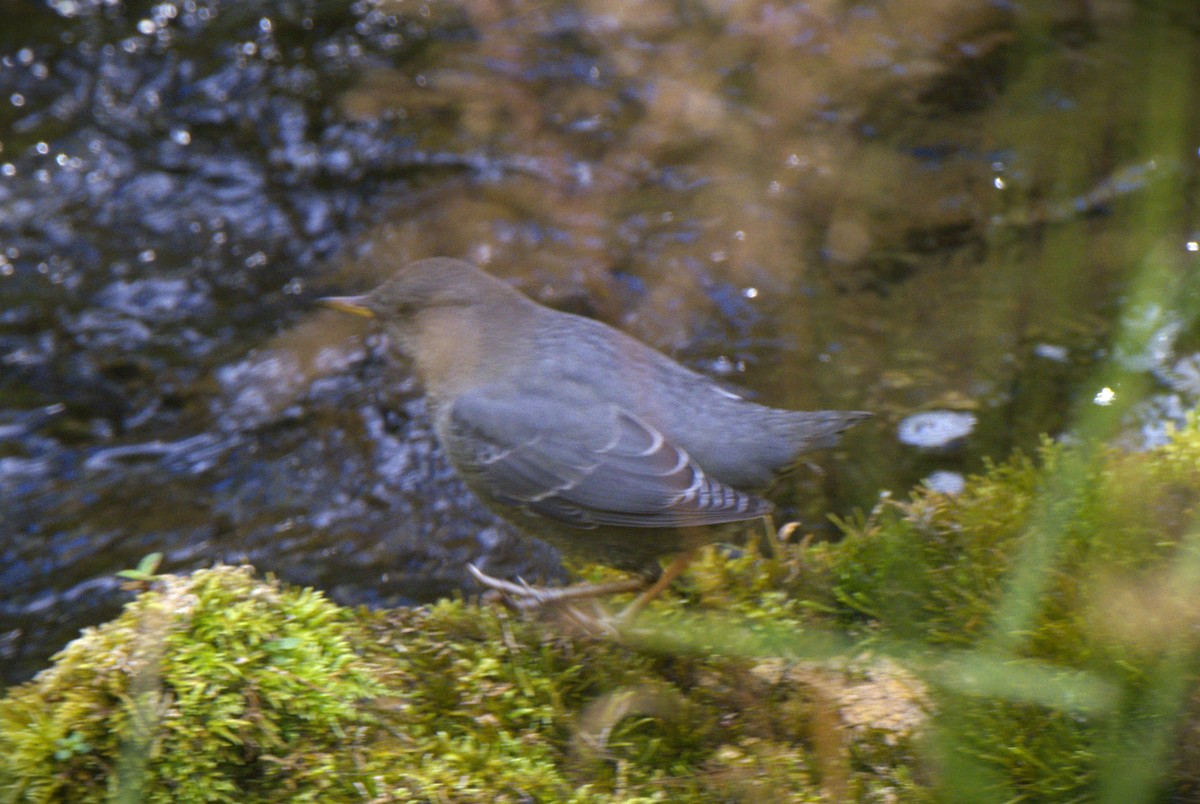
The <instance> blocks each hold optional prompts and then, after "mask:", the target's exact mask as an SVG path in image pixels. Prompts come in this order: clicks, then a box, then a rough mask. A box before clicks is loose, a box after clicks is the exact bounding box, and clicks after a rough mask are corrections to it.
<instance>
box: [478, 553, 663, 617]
mask: <svg viewBox="0 0 1200 804" xmlns="http://www.w3.org/2000/svg"><path fill="white" fill-rule="evenodd" d="M467 571H468V572H470V573H471V575H472V576H473V577H474V578H475V580H477V581H479V583H480V584H482V585H483V586H486V587H487V588H488V589H495V590H496V591H497V592H499V593H501V594H502V595H505V596H507V597H508V598H509V599H511V600H513V601H514V603H515V604H516V605H517V606H518V608H523V609H532V608H537V607H539V606H546V605H554V604H557V603H563V602H566V601H570V600H580V599H582V598H590V597H604V596H605V595H616V594H620V593H622V592H637V591H640V590H642V589H645V588H646V584H647V583H648V582H649V581H648V580H647V579H646V578H628V579H626V580H623V581H612V582H610V583H591V584H587V583H585V584H577V585H575V586H565V587H562V588H555V589H546V588H544V587H537V586H530V585H529V584H527V583H525V582H524V581H522V582H521V583H512V582H511V581H506V580H503V579H502V578H493V577H492V576H491V575H487V574H486V573H484V572H483V571H482V570H480V569H479V568H478V567H476V566H475V565H474V564H467Z"/></svg>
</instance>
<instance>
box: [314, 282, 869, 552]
mask: <svg viewBox="0 0 1200 804" xmlns="http://www.w3.org/2000/svg"><path fill="white" fill-rule="evenodd" d="M326 302H327V303H328V304H330V306H333V307H336V308H339V309H343V310H346V311H349V312H357V313H360V314H363V315H371V316H373V317H376V318H379V319H380V320H381V321H382V322H383V323H384V324H385V326H386V328H387V331H388V333H389V335H390V337H391V338H392V340H393V342H394V343H395V345H396V347H397V348H398V349H399V350H400V351H402V352H403V353H405V354H407V355H408V356H409V357H411V358H412V360H413V362H414V365H415V367H416V370H417V374H418V376H419V378H420V379H421V381H422V383H423V384H424V387H425V391H426V394H427V397H428V399H429V402H430V405H431V409H432V412H433V416H434V423H435V427H436V430H437V434H438V437H439V438H440V440H441V442H442V444H443V445H444V447H445V448H446V451H447V453H448V455H449V457H450V461H451V463H452V464H453V465H454V467H455V469H456V470H457V471H458V472H459V474H460V475H461V476H462V477H463V479H464V480H465V481H466V483H467V485H468V486H469V487H470V488H471V489H472V490H473V491H474V492H475V493H476V494H477V495H478V496H479V497H480V498H481V499H482V500H483V501H484V502H485V503H486V504H487V505H488V506H489V507H491V508H492V509H493V510H495V511H496V512H497V513H499V514H500V515H501V516H503V517H504V518H506V519H508V520H509V521H510V522H513V523H514V524H515V525H517V526H518V527H519V528H522V529H523V530H526V531H528V532H531V533H533V534H534V535H537V536H539V537H542V538H544V539H547V540H548V541H550V542H551V543H553V544H555V545H557V546H559V547H560V548H563V549H566V550H567V551H570V552H574V553H582V554H583V555H585V556H587V557H589V558H592V559H597V560H599V561H601V562H603V563H607V564H611V565H613V566H618V567H622V568H626V569H632V570H637V571H641V572H644V573H646V574H654V573H655V572H657V563H656V562H655V559H656V558H657V557H658V556H661V555H663V554H667V553H674V552H679V551H683V550H688V549H692V548H694V547H697V546H700V545H702V544H705V543H707V542H709V541H713V540H714V539H716V538H719V537H720V535H721V534H722V533H723V532H725V530H727V528H720V527H712V526H721V525H728V524H729V523H736V522H741V521H744V520H749V519H755V518H758V517H761V516H763V515H764V514H766V513H768V512H769V511H770V510H771V507H772V506H771V503H770V502H768V501H767V500H765V499H763V498H762V497H760V496H758V495H757V492H759V491H762V490H764V489H766V488H767V487H768V486H769V485H770V484H771V483H772V482H773V480H774V479H775V478H776V477H777V476H778V475H779V473H781V472H783V471H785V470H786V469H788V468H789V467H790V466H792V465H793V464H795V463H796V461H797V460H798V458H799V456H800V454H801V453H803V452H806V451H809V450H813V449H820V448H824V447H829V446H832V445H833V444H834V443H836V441H837V437H838V434H839V433H841V432H842V431H843V430H845V429H846V428H847V427H850V426H851V425H853V424H855V423H856V422H858V421H861V420H862V419H864V418H866V417H867V416H869V415H870V414H867V413H861V412H845V411H816V412H800V411H789V410H778V409H774V408H768V407H764V406H762V405H757V404H754V403H752V402H748V401H746V400H744V399H742V398H740V397H738V396H737V395H735V394H733V393H730V392H729V391H727V390H725V389H723V388H721V387H720V386H718V385H717V384H716V383H714V382H713V381H712V380H710V379H709V378H707V377H705V376H703V375H701V374H698V373H696V372H694V371H691V370H689V369H687V368H685V367H683V366H681V365H679V364H678V363H676V362H675V361H673V360H671V359H670V358H668V357H666V356H665V355H663V354H661V353H659V352H657V351H655V350H653V349H651V348H650V347H648V346H646V345H644V344H642V343H640V342H638V341H636V340H634V339H633V338H631V337H629V336H628V335H625V334H623V333H621V332H619V331H617V330H615V329H613V328H611V327H609V326H607V325H605V324H602V323H600V322H598V321H593V320H591V319H587V318H582V317H580V316H576V315H571V314H569V313H562V312H558V311H555V310H551V309H550V308H548V307H544V306H542V305H540V304H537V303H536V302H534V301H532V300H530V299H528V298H526V297H525V296H523V295H522V294H521V293H519V292H518V291H516V290H515V289H514V288H512V287H510V286H509V285H507V284H505V283H504V282H502V281H501V280H499V279H496V278H494V277H492V276H489V275H488V274H486V273H484V272H482V271H480V270H479V269H477V268H475V267H474V266H472V265H470V264H469V263H466V262H462V261H460V260H452V259H447V258H434V259H427V260H421V261H419V262H415V263H413V264H411V265H409V266H408V267H407V268H404V269H403V270H401V271H400V272H399V273H398V274H397V275H396V276H395V277H394V278H393V279H391V280H389V281H387V282H385V283H384V284H382V285H380V286H379V287H378V288H376V289H375V290H373V291H372V292H370V293H368V294H366V295H364V296H355V297H342V298H333V299H328V300H326Z"/></svg>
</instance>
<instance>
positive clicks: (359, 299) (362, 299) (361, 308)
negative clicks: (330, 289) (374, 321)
mask: <svg viewBox="0 0 1200 804" xmlns="http://www.w3.org/2000/svg"><path fill="white" fill-rule="evenodd" d="M317 301H318V302H320V303H321V304H323V305H325V306H326V307H332V308H333V309H334V310H339V311H341V312H343V313H351V314H353V315H361V316H362V317H363V318H374V317H375V311H373V310H372V309H371V308H370V307H367V297H366V296H326V297H324V298H322V299H317Z"/></svg>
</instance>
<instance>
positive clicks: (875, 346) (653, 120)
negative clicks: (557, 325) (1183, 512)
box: [0, 0, 1200, 681]
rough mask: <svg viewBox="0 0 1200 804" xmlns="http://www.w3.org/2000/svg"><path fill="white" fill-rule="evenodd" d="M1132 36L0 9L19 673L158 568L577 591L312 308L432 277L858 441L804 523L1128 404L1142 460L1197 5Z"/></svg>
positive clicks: (953, 22) (792, 513)
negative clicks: (517, 294) (675, 362)
mask: <svg viewBox="0 0 1200 804" xmlns="http://www.w3.org/2000/svg"><path fill="white" fill-rule="evenodd" d="M1151 6H1154V4H1139V3H1135V2H1131V1H1129V2H1126V1H1125V0H1105V1H1104V2H1094V3H1089V2H1080V3H1073V4H1063V3H1046V4H1039V3H1016V2H1004V1H1002V0H994V1H993V2H987V1H986V0H892V1H891V2H874V1H873V0H865V1H864V2H853V1H851V2H843V1H842V0H837V1H836V2H835V1H834V0H814V1H811V2H806V3H787V2H779V3H773V2H764V1H762V0H753V1H752V0H746V1H745V2H737V1H736V0H725V1H724V2H718V1H717V0H708V1H707V2H706V1H705V0H694V1H687V0H685V1H684V2H668V1H667V0H628V2H620V3H612V2H607V1H606V2H600V0H577V2H541V3H528V2H515V1H514V2H487V1H485V0H466V2H461V3H433V2H430V3H419V2H403V1H401V0H396V1H394V2H389V1H388V0H378V1H377V2H355V3H349V4H347V3H327V2H315V0H314V1H313V2H270V3H268V2H253V1H247V0H240V1H239V2H236V3H235V2H218V0H208V1H207V2H204V1H202V0H170V1H168V2H160V3H135V2H129V3H123V2H119V1H118V0H51V2H48V3H47V4H45V5H42V4H34V3H26V2H19V1H18V2H3V3H0V21H2V23H3V24H0V588H2V589H3V590H4V591H3V593H2V594H0V667H3V669H4V674H3V675H4V678H5V679H7V680H9V681H12V680H15V679H19V678H22V677H25V676H27V675H28V674H29V673H30V672H32V671H33V670H35V669H37V668H38V667H40V666H43V665H44V663H45V661H46V657H47V656H48V655H49V653H50V652H51V651H53V650H55V649H57V648H58V647H60V646H61V645H62V644H63V643H64V642H65V641H67V640H68V639H70V638H71V637H72V636H73V635H74V634H75V632H76V631H77V630H78V628H79V627H80V626H82V625H85V624H88V623H91V622H97V621H99V620H102V619H105V618H107V617H109V616H111V615H112V614H113V613H114V612H115V610H116V608H117V607H118V606H119V605H120V604H121V602H122V601H123V600H125V599H127V597H126V596H127V593H125V592H122V591H121V589H120V588H119V582H118V581H117V579H116V578H115V577H114V573H115V572H116V571H118V570H121V569H125V568H130V567H133V566H135V565H136V564H137V562H138V560H139V559H140V558H141V557H142V556H144V555H146V554H148V553H150V552H154V551H161V552H163V553H165V555H166V558H165V561H164V568H165V569H167V570H171V571H177V570H187V569H190V568H195V567H198V566H204V565H209V564H212V563H214V562H216V561H225V562H242V561H249V562H251V563H253V564H254V565H255V566H256V567H258V568H259V569H260V570H262V571H271V572H275V573H276V574H278V575H279V576H281V577H282V578H284V579H285V580H287V581H289V582H292V583H298V584H311V585H315V586H317V587H319V588H322V589H325V590H327V591H328V592H329V593H330V594H331V595H332V596H333V597H334V598H335V599H337V600H339V601H342V602H348V603H368V604H372V605H399V604H406V603H414V602H419V601H425V600H430V599H434V598H436V597H438V596H442V595H447V594H453V593H454V592H455V591H456V590H458V589H459V588H460V587H461V585H462V584H463V582H464V573H463V566H464V564H465V562H467V561H469V560H471V561H476V562H478V563H482V564H484V565H486V567H487V568H488V569H489V571H491V572H493V573H509V572H520V573H522V574H525V575H526V576H528V577H538V576H544V577H551V578H554V577H561V570H560V569H558V568H557V565H556V560H555V557H554V555H553V554H552V553H551V552H550V551H549V549H548V548H544V547H541V546H539V545H536V544H533V543H530V542H526V541H522V540H517V539H516V538H514V536H513V535H512V534H511V533H510V532H509V531H508V530H507V529H506V528H505V527H504V526H502V525H500V524H498V523H497V522H496V521H495V520H494V519H493V518H492V517H491V516H490V515H489V514H487V513H486V512H485V511H483V510H482V509H481V508H480V507H479V506H478V504H477V503H475V502H474V500H473V499H472V498H471V496H470V494H469V493H468V492H466V490H465V489H464V488H463V486H462V485H461V484H460V483H459V482H458V481H457V480H456V479H455V477H454V475H453V473H452V472H451V471H450V469H449V467H448V465H447V463H446V461H445V459H444V457H443V456H442V454H441V453H440V450H439V448H438V447H437V445H436V443H435V441H434V439H433V437H432V434H431V431H430V426H429V422H428V421H427V419H426V417H425V410H424V406H423V403H422V401H421V398H420V392H419V388H417V387H416V385H415V384H414V383H413V381H412V380H411V379H410V378H409V377H408V374H407V372H406V371H405V370H404V366H403V365H399V364H396V363H395V362H393V361H392V360H391V359H390V358H389V357H388V356H387V353H386V350H385V349H384V347H383V344H382V342H381V341H380V339H379V336H378V335H375V334H372V333H370V332H367V331H364V330H362V329H361V327H360V326H359V325H358V323H357V322H355V321H349V320H344V319H342V318H339V317H337V316H336V315H333V314H331V313H330V312H329V311H321V310H318V309H316V308H315V306H314V304H313V299H314V298H315V297H317V296H319V295H322V294H325V293H349V292H358V291H361V290H365V289H367V288H369V287H371V286H373V285H374V284H376V283H377V282H379V281H380V280H381V279H382V278H384V277H386V276H388V275H389V274H390V273H391V272H392V271H393V270H395V269H396V268H397V267H399V266H400V265H402V264H403V263H405V262H406V261H409V260H412V259H416V258H420V257H426V256H432V255H443V254H444V255H451V256H460V257H465V258H468V259H471V260H474V261H475V262H477V263H479V264H480V265H482V266H483V267H485V268H486V269H487V270H489V271H491V272H493V273H496V274H497V275H500V276H503V277H505V278H507V279H509V280H511V281H512V282H514V283H515V284H516V285H517V286H518V287H520V288H521V289H522V290H523V291H524V292H526V293H528V294H529V295H530V296H532V297H534V298H536V299H538V300H540V301H542V302H544V303H546V304H550V305H552V306H555V307H558V308H560V309H566V310H571V311H573V312H580V313H584V314H587V315H591V316H595V317H597V318H600V319H601V320H604V321H606V322H608V323H610V324H612V325H614V326H618V327H620V328H622V329H624V330H626V331H628V332H630V333H632V334H634V335H635V336H637V337H639V338H641V339H642V340H644V341H646V342H648V343H650V344H652V345H654V346H656V347H658V348H660V349H662V350H663V351H665V352H667V353H669V354H671V355H672V356H674V357H676V358H677V359H679V360H681V361H682V362H684V363H686V364H688V365H691V366H693V367H695V368H697V369H698V370H701V371H705V372H708V373H710V374H712V375H714V376H717V377H720V378H721V379H722V380H724V381H727V382H729V383H730V384H731V385H736V386H738V387H740V388H742V389H744V390H746V391H747V392H748V393H750V394H752V395H753V396H754V397H755V398H756V399H758V400H759V401H762V402H764V403H767V404H772V405H776V406H780V407H795V408H853V409H866V410H872V411H875V412H876V413H877V414H878V416H877V417H876V419H875V420H873V421H872V422H870V423H868V424H866V425H863V426H861V427H860V428H858V429H857V430H856V431H855V432H854V433H852V434H851V435H850V436H849V437H848V438H847V439H846V442H845V444H844V445H843V447H842V448H839V449H838V450H836V451H835V452H833V453H832V454H827V455H822V456H815V457H814V459H813V463H812V464H811V465H807V466H804V467H801V469H800V470H799V471H798V472H797V473H796V474H795V475H794V476H793V477H791V478H789V479H788V480H787V481H786V482H784V483H783V484H782V485H781V486H780V488H779V489H778V490H777V493H776V494H775V499H776V500H777V501H778V502H779V503H780V505H781V508H782V513H783V515H784V516H785V517H787V518H792V519H796V520H799V521H800V522H801V523H802V529H801V531H800V532H802V533H803V532H811V531H815V532H817V533H818V535H821V536H825V537H830V538H834V537H836V532H835V531H834V530H833V529H832V528H831V526H830V525H829V523H828V521H827V514H829V513H834V514H838V515H846V514H848V513H849V512H850V511H852V510H853V509H854V508H869V507H870V506H872V505H873V504H874V503H875V501H876V499H877V498H878V497H879V495H880V494H881V493H884V492H891V493H892V494H897V495H902V494H904V493H905V492H906V490H907V489H908V488H910V487H911V486H912V485H913V484H914V483H917V482H921V481H923V480H927V481H928V482H930V483H931V484H935V485H936V486H937V487H938V488H941V489H946V490H949V491H952V490H953V489H955V488H957V487H959V486H960V485H961V481H962V476H963V474H964V473H969V472H971V471H975V470H978V469H979V468H980V467H981V466H982V465H983V461H984V460H985V459H989V458H990V459H1003V458H1004V457H1005V456H1006V455H1008V454H1009V453H1010V452H1011V451H1012V450H1013V449H1026V450H1028V449H1029V448H1031V447H1032V446H1034V445H1035V444H1036V443H1037V440H1038V438H1039V437H1040V435H1041V434H1043V433H1046V434H1049V435H1051V436H1061V435H1063V434H1064V433H1066V434H1069V433H1070V428H1071V425H1072V422H1073V421H1074V420H1075V417H1077V416H1078V415H1079V412H1080V411H1081V410H1083V409H1086V408H1087V407H1088V406H1091V405H1096V404H1107V403H1110V402H1111V401H1112V400H1113V399H1114V398H1122V399H1127V397H1128V395H1129V394H1130V393H1132V392H1133V389H1134V388H1135V387H1136V388H1137V389H1139V390H1138V396H1137V399H1136V400H1135V402H1134V403H1133V404H1130V407H1129V413H1128V416H1127V428H1126V435H1125V441H1126V443H1128V444H1129V446H1131V447H1134V448H1136V447H1138V446H1142V445H1144V444H1147V443H1156V442H1157V441H1159V440H1161V439H1162V438H1163V437H1164V433H1165V431H1166V428H1167V426H1168V425H1169V424H1170V423H1173V422H1178V421H1180V420H1181V419H1182V417H1183V415H1184V413H1185V412H1186V411H1187V410H1189V409H1191V408H1192V407H1193V406H1194V405H1195V403H1196V401H1197V399H1198V398H1200V356H1198V354H1197V353H1196V351H1195V348H1196V341H1197V337H1196V335H1197V331H1196V326H1195V317H1194V315H1193V313H1192V312H1191V311H1192V310H1194V309H1196V303H1195V297H1196V293H1195V280H1194V279H1192V276H1193V275H1194V274H1196V272H1197V268H1200V265H1198V263H1197V260H1198V259H1200V253H1198V252H1200V245H1197V244H1198V242H1200V225H1198V224H1197V221H1196V215H1195V211H1194V209H1193V206H1194V204H1193V201H1192V199H1193V198H1194V197H1195V189H1196V188H1195V176H1196V170H1195V166H1196V160H1197V148H1198V147H1200V136H1198V135H1200V127H1198V121H1197V115H1196V112H1195V109H1196V108H1197V104H1196V100H1197V99H1196V97H1195V95H1196V94H1197V92H1198V90H1197V87H1200V80H1198V79H1200V75H1197V73H1198V72H1200V70H1198V67H1197V64H1198V63H1200V62H1198V60H1197V58H1196V56H1197V53H1198V52H1200V51H1198V50H1197V39H1198V37H1200V12H1198V11H1197V8H1196V6H1195V4H1194V3H1191V2H1179V3H1174V4H1172V3H1163V4H1159V7H1158V8H1157V9H1153V10H1149V9H1148V7H1151ZM1120 333H1125V335H1124V336H1121V337H1118V336H1119V334H1120ZM1131 333H1132V334H1131Z"/></svg>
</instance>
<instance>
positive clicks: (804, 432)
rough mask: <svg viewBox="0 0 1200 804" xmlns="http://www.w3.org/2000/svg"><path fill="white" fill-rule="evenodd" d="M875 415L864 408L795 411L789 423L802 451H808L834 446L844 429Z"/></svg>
mask: <svg viewBox="0 0 1200 804" xmlns="http://www.w3.org/2000/svg"><path fill="white" fill-rule="evenodd" d="M873 415H874V414H873V413H867V412H866V411H862V410H813V411H794V412H792V414H791V416H790V419H791V421H790V422H789V424H790V425H791V430H792V432H793V433H794V435H795V438H796V440H797V445H798V447H799V449H800V451H801V452H807V451H809V450H814V449H826V448H828V447H832V446H833V445H834V444H836V443H837V442H838V436H840V435H841V434H842V433H843V432H844V431H846V430H848V429H849V428H851V427H853V426H854V425H856V424H858V423H859V422H861V421H863V420H864V419H869V418H871V417H872V416H873Z"/></svg>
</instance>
